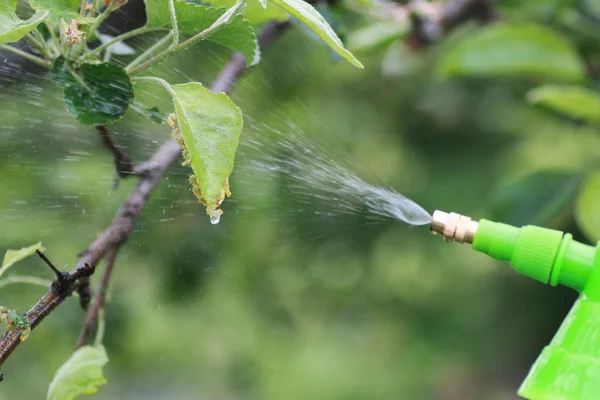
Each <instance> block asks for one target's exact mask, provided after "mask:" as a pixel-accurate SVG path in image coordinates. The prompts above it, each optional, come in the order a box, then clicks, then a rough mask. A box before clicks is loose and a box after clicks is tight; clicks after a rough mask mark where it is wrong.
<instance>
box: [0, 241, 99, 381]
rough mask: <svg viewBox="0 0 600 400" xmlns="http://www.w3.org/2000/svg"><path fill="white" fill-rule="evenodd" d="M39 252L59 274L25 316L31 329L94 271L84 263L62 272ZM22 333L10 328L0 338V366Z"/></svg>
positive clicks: (15, 346)
mask: <svg viewBox="0 0 600 400" xmlns="http://www.w3.org/2000/svg"><path fill="white" fill-rule="evenodd" d="M37 254H38V255H39V256H40V258H42V259H43V260H44V261H45V262H46V264H48V266H49V267H50V268H52V270H53V271H54V272H55V273H56V275H57V279H56V280H55V281H54V282H52V285H51V286H50V289H49V290H48V292H46V294H45V295H44V296H43V297H42V298H41V299H40V300H39V301H38V302H37V303H36V304H35V305H34V306H33V307H32V308H31V310H29V311H28V312H27V314H25V317H27V319H28V320H29V325H30V328H31V330H33V329H35V327H36V326H38V325H39V323H40V322H42V320H43V319H44V318H46V316H47V315H48V314H50V313H51V312H52V311H53V310H54V309H55V308H56V307H58V306H59V305H60V304H61V303H62V302H63V300H64V299H66V298H67V297H69V296H70V295H71V294H72V293H73V291H74V290H75V288H76V287H77V286H78V285H79V284H80V281H81V279H82V278H88V277H89V276H91V275H92V274H93V273H94V267H93V265H91V264H83V265H82V266H81V267H78V268H76V269H75V270H74V271H73V272H72V273H69V272H60V271H58V270H57V269H56V268H55V267H54V265H53V264H52V263H51V262H50V260H48V259H47V258H46V256H45V255H44V254H43V253H41V252H40V251H39V250H38V251H37ZM21 333H22V329H9V330H7V331H6V332H5V333H4V335H2V337H1V338H0V367H1V366H2V365H3V364H4V362H5V361H6V360H7V359H8V357H10V355H11V354H12V352H13V351H14V350H15V349H16V348H17V346H18V345H19V344H20V343H21ZM3 378H4V376H3V375H2V373H0V381H2V379H3Z"/></svg>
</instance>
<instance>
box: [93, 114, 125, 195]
mask: <svg viewBox="0 0 600 400" xmlns="http://www.w3.org/2000/svg"><path fill="white" fill-rule="evenodd" d="M96 130H97V131H98V132H100V136H101V137H102V143H104V146H105V147H106V148H107V149H108V150H110V152H111V153H112V154H113V156H114V158H115V172H116V176H115V188H116V187H117V186H118V185H119V178H126V177H128V176H130V175H132V174H133V161H132V160H131V156H130V155H129V153H127V152H126V151H125V150H123V148H122V147H121V146H119V145H118V144H116V143H115V141H114V140H113V139H112V136H111V135H110V131H109V130H108V127H107V126H106V125H98V126H96Z"/></svg>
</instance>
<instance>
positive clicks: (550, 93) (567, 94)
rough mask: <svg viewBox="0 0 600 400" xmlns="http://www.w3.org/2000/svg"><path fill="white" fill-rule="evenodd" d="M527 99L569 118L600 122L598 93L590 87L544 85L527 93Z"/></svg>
mask: <svg viewBox="0 0 600 400" xmlns="http://www.w3.org/2000/svg"><path fill="white" fill-rule="evenodd" d="M527 100H528V101H529V102H531V103H533V104H539V105H542V106H545V107H548V108H550V109H552V110H554V111H556V112H559V113H561V114H565V115H567V116H569V117H571V118H575V119H579V120H583V121H587V122H594V123H596V122H600V93H598V92H596V91H594V90H591V89H587V88H584V87H581V86H557V85H546V86H541V87H538V88H535V89H533V90H531V91H530V92H529V93H527Z"/></svg>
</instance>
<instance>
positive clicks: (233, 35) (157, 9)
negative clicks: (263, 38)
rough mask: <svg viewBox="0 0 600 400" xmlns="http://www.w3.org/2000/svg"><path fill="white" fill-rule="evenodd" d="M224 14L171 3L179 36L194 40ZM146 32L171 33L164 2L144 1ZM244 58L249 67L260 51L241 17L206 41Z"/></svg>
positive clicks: (222, 9)
mask: <svg viewBox="0 0 600 400" xmlns="http://www.w3.org/2000/svg"><path fill="white" fill-rule="evenodd" d="M226 11H227V8H225V7H207V6H203V5H198V4H193V3H188V2H186V1H183V0H175V15H176V17H177V27H178V29H179V34H180V35H182V36H188V37H189V36H194V35H196V34H198V33H200V32H202V31H204V30H205V29H207V28H209V27H210V26H211V25H212V24H213V23H214V22H215V21H216V20H217V19H219V17H220V16H221V15H223V14H224V13H225V12H226ZM146 15H147V19H148V21H147V23H146V26H147V27H148V28H153V29H164V30H170V29H171V17H170V14H169V2H168V0H152V1H146ZM206 39H207V40H210V41H213V42H215V43H218V44H220V45H223V46H225V47H228V48H230V49H232V50H234V51H239V52H240V53H242V54H243V55H244V58H245V59H246V62H247V63H248V64H249V65H255V64H257V63H258V62H259V61H260V49H259V48H258V40H257V39H256V33H255V32H254V29H253V28H252V25H250V22H248V20H246V19H245V18H244V16H243V15H238V16H236V17H235V18H234V19H233V20H232V21H231V22H230V23H229V24H227V25H225V26H224V27H223V28H221V29H219V30H218V31H216V32H213V33H212V34H211V35H210V36H208V37H207V38H206Z"/></svg>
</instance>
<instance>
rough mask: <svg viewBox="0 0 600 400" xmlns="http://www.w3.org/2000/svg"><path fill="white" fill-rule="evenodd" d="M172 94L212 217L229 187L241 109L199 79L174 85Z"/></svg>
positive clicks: (180, 124)
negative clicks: (198, 80) (197, 81)
mask: <svg viewBox="0 0 600 400" xmlns="http://www.w3.org/2000/svg"><path fill="white" fill-rule="evenodd" d="M171 94H172V96H173V103H174V105H175V114H176V115H177V123H178V126H179V130H180V132H181V137H182V139H183V141H184V143H185V147H186V148H187V152H188V154H189V161H190V163H191V166H192V170H193V171H194V175H195V176H196V180H197V184H198V189H199V190H200V191H201V193H202V194H201V199H200V201H201V202H202V203H203V204H205V205H206V207H207V212H208V213H209V215H211V217H212V216H213V215H214V213H215V212H216V211H215V210H216V209H217V208H218V207H219V206H220V204H221V202H222V201H223V199H224V195H225V192H227V191H228V189H227V186H228V178H229V175H231V171H232V170H233V161H234V158H235V152H236V150H237V147H238V143H239V138H240V134H241V133H242V126H243V119H242V111H241V110H240V109H239V108H238V107H237V106H236V105H235V104H234V103H233V101H231V99H230V98H229V97H228V96H227V95H226V94H225V93H218V94H215V93H212V92H211V91H210V90H208V89H207V88H205V87H204V86H202V85H201V84H199V83H196V82H193V83H186V84H182V85H173V86H171ZM217 215H218V214H217ZM217 221H218V219H217Z"/></svg>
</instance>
